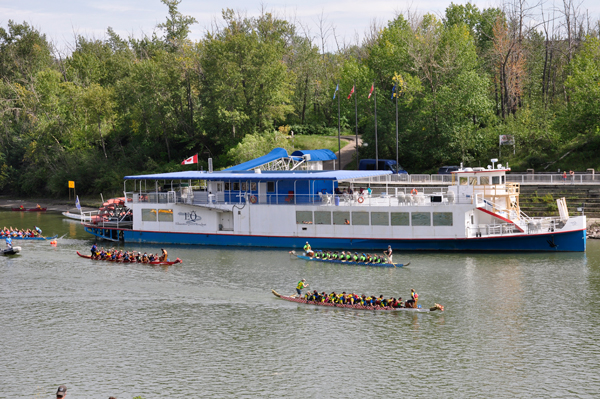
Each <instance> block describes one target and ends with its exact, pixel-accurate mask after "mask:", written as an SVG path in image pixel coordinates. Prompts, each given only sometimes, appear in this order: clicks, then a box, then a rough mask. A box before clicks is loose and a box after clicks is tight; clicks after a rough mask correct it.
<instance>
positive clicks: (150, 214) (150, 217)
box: [142, 209, 156, 222]
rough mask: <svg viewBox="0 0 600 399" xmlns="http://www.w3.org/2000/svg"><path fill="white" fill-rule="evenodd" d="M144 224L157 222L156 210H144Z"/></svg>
mask: <svg viewBox="0 0 600 399" xmlns="http://www.w3.org/2000/svg"><path fill="white" fill-rule="evenodd" d="M142 222H156V209H142Z"/></svg>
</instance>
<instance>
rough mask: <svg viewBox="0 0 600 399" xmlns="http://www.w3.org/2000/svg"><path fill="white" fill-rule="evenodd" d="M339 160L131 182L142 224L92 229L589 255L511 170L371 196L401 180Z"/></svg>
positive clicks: (266, 161) (256, 242) (270, 243)
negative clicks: (335, 165) (543, 212)
mask: <svg viewBox="0 0 600 399" xmlns="http://www.w3.org/2000/svg"><path fill="white" fill-rule="evenodd" d="M330 159H335V154H333V153H332V152H331V151H329V150H314V151H296V152H294V153H293V154H291V155H288V153H287V152H286V151H285V150H284V149H275V150H273V151H272V152H271V153H269V154H267V155H265V156H263V157H260V158H257V159H255V160H252V161H249V162H246V163H243V164H240V165H237V166H235V167H232V168H229V169H226V170H223V171H218V172H202V171H186V172H173V173H159V174H150V175H140V176H126V177H125V188H126V189H127V185H128V184H127V183H128V182H130V183H129V185H130V186H131V182H133V184H134V186H135V189H134V190H133V191H127V190H125V196H126V197H127V204H128V207H129V208H130V209H131V212H132V215H133V224H131V222H129V224H127V225H122V226H121V225H119V223H116V224H115V223H114V222H111V223H109V224H107V223H104V222H102V221H101V220H99V221H98V222H97V223H84V225H85V228H86V231H88V232H89V233H91V234H94V235H96V236H98V237H103V238H106V239H110V240H124V241H126V242H138V243H143V242H146V243H165V244H203V245H229V246H256V247H285V248H300V247H302V246H303V245H304V244H305V242H306V241H309V242H310V244H311V245H312V246H313V248H341V249H348V250H352V249H372V250H375V249H381V250H383V249H386V248H387V246H388V245H392V247H393V248H394V249H395V250H446V251H450V250H459V251H585V248H586V220H585V216H583V215H582V216H571V215H569V212H568V209H567V206H566V201H565V200H564V198H561V199H558V200H557V207H558V216H556V217H535V218H534V217H528V216H527V215H525V214H524V213H523V212H521V210H520V208H519V184H518V183H510V182H507V181H506V172H507V171H509V170H510V169H509V168H507V167H503V166H502V165H500V164H498V165H494V164H492V165H490V166H489V167H488V168H461V169H460V170H458V171H456V172H453V174H452V176H453V177H452V184H451V185H449V186H444V187H426V188H413V187H410V186H408V187H407V186H400V185H394V186H392V185H389V186H388V185H382V184H379V185H378V186H376V187H372V188H371V190H370V191H371V193H370V194H369V193H368V191H369V190H367V189H368V187H367V185H366V184H365V183H362V182H364V181H365V180H373V178H374V177H377V176H380V177H385V176H384V175H387V174H389V173H391V172H386V171H331V170H322V163H323V161H326V160H330ZM148 188H150V189H148ZM84 214H86V213H84ZM87 215H89V216H90V217H92V216H94V215H93V214H90V213H87ZM87 215H86V216H87ZM92 220H94V219H92Z"/></svg>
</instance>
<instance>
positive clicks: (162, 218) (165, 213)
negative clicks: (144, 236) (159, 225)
mask: <svg viewBox="0 0 600 399" xmlns="http://www.w3.org/2000/svg"><path fill="white" fill-rule="evenodd" d="M156 221H159V222H172V221H173V209H142V222H156Z"/></svg>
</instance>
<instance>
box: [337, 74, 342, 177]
mask: <svg viewBox="0 0 600 399" xmlns="http://www.w3.org/2000/svg"><path fill="white" fill-rule="evenodd" d="M338 85H339V83H338ZM337 98H338V170H342V139H341V137H340V136H341V123H340V96H339V94H338V96H337Z"/></svg>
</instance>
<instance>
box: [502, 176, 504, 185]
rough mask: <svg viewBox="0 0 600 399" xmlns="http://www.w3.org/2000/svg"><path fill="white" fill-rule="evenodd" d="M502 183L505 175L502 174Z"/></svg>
mask: <svg viewBox="0 0 600 399" xmlns="http://www.w3.org/2000/svg"><path fill="white" fill-rule="evenodd" d="M502 184H504V175H503V176H502Z"/></svg>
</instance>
